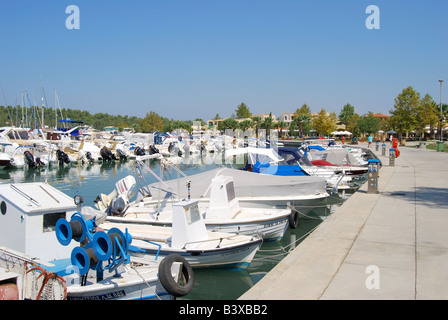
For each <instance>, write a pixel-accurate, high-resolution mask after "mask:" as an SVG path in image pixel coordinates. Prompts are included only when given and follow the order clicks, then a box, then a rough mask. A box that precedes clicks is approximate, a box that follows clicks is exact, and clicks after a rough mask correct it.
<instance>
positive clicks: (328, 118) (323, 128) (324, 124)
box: [311, 108, 338, 135]
mask: <svg viewBox="0 0 448 320" xmlns="http://www.w3.org/2000/svg"><path fill="white" fill-rule="evenodd" d="M337 122H338V117H337V115H336V113H334V112H332V113H330V114H328V113H327V111H325V109H324V108H322V110H321V111H320V112H319V113H318V114H317V116H315V117H314V118H313V119H312V121H311V127H313V128H314V129H315V130H316V131H317V132H318V134H319V135H328V134H330V133H331V132H332V131H334V130H336V125H337Z"/></svg>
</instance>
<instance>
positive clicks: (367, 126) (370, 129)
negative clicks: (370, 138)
mask: <svg viewBox="0 0 448 320" xmlns="http://www.w3.org/2000/svg"><path fill="white" fill-rule="evenodd" d="M358 126H359V129H360V130H361V132H362V133H367V134H369V133H370V134H374V133H377V132H378V131H379V130H380V119H378V118H375V117H374V116H373V112H369V114H368V115H367V116H365V117H360V118H359V120H358Z"/></svg>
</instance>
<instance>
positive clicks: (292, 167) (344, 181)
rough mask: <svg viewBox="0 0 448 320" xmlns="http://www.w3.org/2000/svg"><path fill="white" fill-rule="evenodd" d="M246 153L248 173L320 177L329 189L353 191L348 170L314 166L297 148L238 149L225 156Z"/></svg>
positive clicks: (228, 151) (244, 168)
mask: <svg viewBox="0 0 448 320" xmlns="http://www.w3.org/2000/svg"><path fill="white" fill-rule="evenodd" d="M244 154H247V162H246V163H245V166H244V167H243V168H241V169H242V170H245V171H251V172H256V173H259V174H260V173H261V174H263V175H274V176H284V177H306V176H312V177H321V178H324V179H325V180H326V183H327V188H328V189H332V190H345V189H351V188H353V187H352V186H351V185H350V183H351V182H352V177H351V176H349V175H347V171H348V168H347V169H344V168H342V169H341V168H339V167H338V168H336V167H330V168H327V167H320V166H314V165H313V164H312V163H311V162H310V161H309V159H308V158H307V157H306V156H303V155H302V154H301V153H300V150H299V149H297V148H285V147H278V148H275V149H272V148H252V147H248V148H238V149H232V150H226V156H238V155H244Z"/></svg>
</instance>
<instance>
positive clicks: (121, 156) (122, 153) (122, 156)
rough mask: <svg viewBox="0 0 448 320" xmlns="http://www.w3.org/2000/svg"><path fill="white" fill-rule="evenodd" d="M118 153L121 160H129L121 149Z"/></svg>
mask: <svg viewBox="0 0 448 320" xmlns="http://www.w3.org/2000/svg"><path fill="white" fill-rule="evenodd" d="M117 153H118V155H119V156H120V160H124V161H126V160H128V157H127V156H126V155H125V154H124V152H123V151H122V150H121V149H117Z"/></svg>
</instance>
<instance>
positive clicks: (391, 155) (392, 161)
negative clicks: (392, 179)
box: [389, 148, 395, 167]
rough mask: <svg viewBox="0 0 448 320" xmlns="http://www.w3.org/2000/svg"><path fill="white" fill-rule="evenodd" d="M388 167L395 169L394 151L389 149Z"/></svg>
mask: <svg viewBox="0 0 448 320" xmlns="http://www.w3.org/2000/svg"><path fill="white" fill-rule="evenodd" d="M389 167H395V149H394V148H390V149H389Z"/></svg>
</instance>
